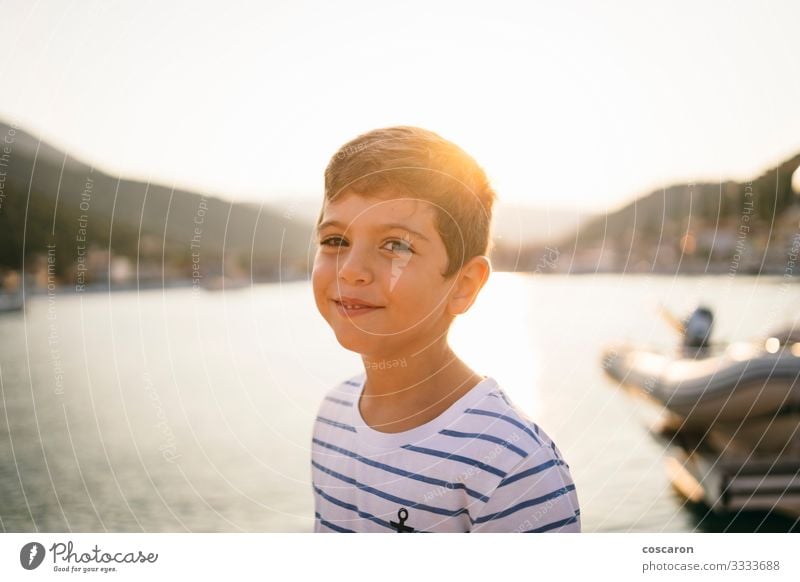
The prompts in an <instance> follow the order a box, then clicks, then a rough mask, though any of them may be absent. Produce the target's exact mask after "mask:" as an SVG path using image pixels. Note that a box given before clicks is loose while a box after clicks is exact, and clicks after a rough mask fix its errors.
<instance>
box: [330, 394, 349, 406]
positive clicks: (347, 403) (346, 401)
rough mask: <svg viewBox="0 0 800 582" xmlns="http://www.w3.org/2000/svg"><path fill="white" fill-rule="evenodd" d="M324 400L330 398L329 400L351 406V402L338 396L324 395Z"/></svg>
mask: <svg viewBox="0 0 800 582" xmlns="http://www.w3.org/2000/svg"><path fill="white" fill-rule="evenodd" d="M325 400H330V401H331V402H335V403H336V404H341V405H342V406H353V403H352V402H350V401H349V400H340V399H339V398H334V397H333V396H326V397H325Z"/></svg>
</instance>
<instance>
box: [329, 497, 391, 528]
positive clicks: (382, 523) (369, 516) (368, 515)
mask: <svg viewBox="0 0 800 582" xmlns="http://www.w3.org/2000/svg"><path fill="white" fill-rule="evenodd" d="M314 491H316V492H317V493H318V494H319V495H320V496H322V498H323V499H325V500H327V501H330V502H331V503H333V504H334V505H338V506H339V507H344V508H345V509H349V510H350V511H354V512H355V513H356V514H358V516H359V517H363V518H364V519H368V520H370V521H373V522H375V523H377V524H378V525H380V526H383V527H385V528H386V529H390V530H392V531H395V529H394V528H393V527H392V526H391V525H389V522H388V521H384V520H382V519H381V518H379V517H375V516H374V515H372V514H371V513H367V512H366V511H361V510H360V509H359V508H358V507H356V506H355V505H353V504H352V503H347V502H346V501H342V500H341V499H336V498H335V497H332V496H330V495H328V494H327V493H325V492H324V491H323V490H322V489H320V488H319V487H314Z"/></svg>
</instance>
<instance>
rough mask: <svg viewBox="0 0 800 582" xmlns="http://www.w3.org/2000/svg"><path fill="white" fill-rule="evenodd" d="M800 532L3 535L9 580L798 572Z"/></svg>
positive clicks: (0, 565) (715, 576)
mask: <svg viewBox="0 0 800 582" xmlns="http://www.w3.org/2000/svg"><path fill="white" fill-rule="evenodd" d="M797 540H798V538H796V537H794V536H792V535H791V534H769V533H761V534H735V535H731V534H640V533H624V534H587V533H585V534H558V535H539V536H524V535H517V534H494V535H492V534H483V535H472V536H470V535H461V534H439V535H428V536H419V535H417V536H401V537H400V538H398V537H397V536H388V535H379V534H361V535H358V536H356V537H348V536H341V535H321V534H203V533H190V534H127V533H126V534H100V533H98V534H85V533H84V534H16V533H15V534H3V535H0V580H4V581H6V580H8V581H12V580H13V581H16V580H50V579H55V580H66V579H71V580H87V579H91V580H109V581H110V580H114V581H122V580H137V581H139V580H147V581H148V582H150V581H153V580H194V579H197V578H202V579H204V580H226V581H227V580H231V581H233V580H236V581H238V580H253V579H263V580H272V579H288V578H290V577H291V578H292V579H303V580H307V579H310V580H325V581H326V582H327V581H333V580H347V581H354V580H370V581H373V582H377V581H379V580H380V581H383V580H397V581H398V582H399V581H408V580H412V579H413V580H420V579H423V580H429V579H441V580H445V579H447V580H487V581H488V580H491V581H493V582H500V581H502V580H505V579H509V580H511V579H514V580H517V579H532V580H535V579H540V577H541V576H546V577H547V579H552V578H551V577H556V576H557V577H559V578H562V579H563V578H566V579H569V580H574V579H583V577H585V578H586V579H598V578H599V577H602V578H604V579H609V580H614V582H617V581H623V580H648V579H653V580H682V579H686V580H704V581H707V580H733V579H742V580H748V579H749V580H753V581H755V580H758V581H761V580H798V579H800V569H798V558H797V548H798V541H797ZM432 577H436V578H432ZM578 577H581V578H578Z"/></svg>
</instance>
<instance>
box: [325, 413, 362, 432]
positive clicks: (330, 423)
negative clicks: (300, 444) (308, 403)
mask: <svg viewBox="0 0 800 582" xmlns="http://www.w3.org/2000/svg"><path fill="white" fill-rule="evenodd" d="M317 420H318V421H320V422H324V423H326V424H329V425H331V426H335V427H338V428H343V429H345V430H349V431H350V432H356V429H355V428H354V427H352V426H350V425H349V424H344V423H343V422H336V421H335V420H331V419H330V418H325V417H323V416H318V417H317Z"/></svg>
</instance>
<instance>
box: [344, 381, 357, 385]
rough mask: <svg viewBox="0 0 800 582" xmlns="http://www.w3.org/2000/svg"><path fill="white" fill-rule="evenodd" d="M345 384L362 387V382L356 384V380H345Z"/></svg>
mask: <svg viewBox="0 0 800 582" xmlns="http://www.w3.org/2000/svg"><path fill="white" fill-rule="evenodd" d="M344 384H347V385H348V386H361V382H356V381H354V380H345V381H344Z"/></svg>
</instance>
